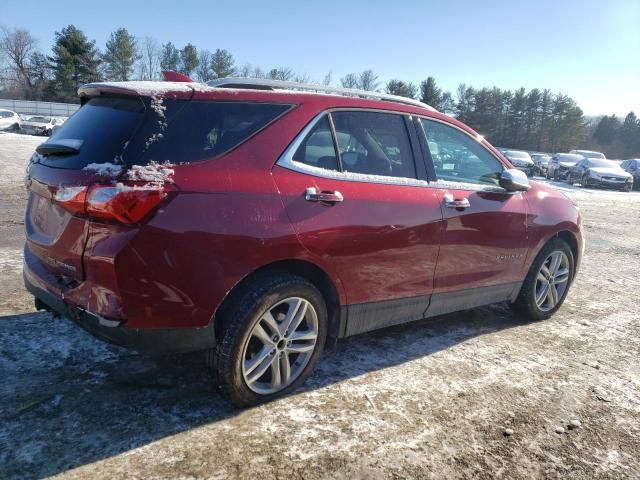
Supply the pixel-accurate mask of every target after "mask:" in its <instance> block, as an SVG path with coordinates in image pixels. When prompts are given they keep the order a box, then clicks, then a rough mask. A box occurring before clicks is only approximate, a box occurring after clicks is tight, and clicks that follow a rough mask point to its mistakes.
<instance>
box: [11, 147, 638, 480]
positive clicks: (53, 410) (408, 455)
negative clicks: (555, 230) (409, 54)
mask: <svg viewBox="0 0 640 480" xmlns="http://www.w3.org/2000/svg"><path fill="white" fill-rule="evenodd" d="M40 140H41V139H35V138H31V137H21V138H16V136H13V135H2V134H0V165H1V168H2V175H1V176H0V182H1V183H0V192H1V193H2V195H0V209H1V211H2V214H1V217H0V287H1V288H2V292H3V294H2V298H0V400H1V403H0V418H1V421H0V478H24V477H27V478H31V477H44V476H50V475H59V476H64V477H66V478H105V477H109V478H132V477H133V478H142V477H145V478H146V477H155V478H163V477H174V478H175V477H183V478H202V477H206V478H228V477H241V478H261V479H270V478H304V479H315V478H344V477H350V478H367V479H368V478H470V477H473V478H532V477H534V478H541V477H543V478H576V479H592V478H640V362H639V361H638V358H639V354H640V314H639V313H638V306H639V305H640V302H638V298H639V294H640V275H639V272H640V232H639V231H638V229H639V227H640V224H639V223H638V222H639V220H640V193H637V192H634V193H632V194H623V193H618V192H605V191H597V190H585V189H582V188H580V187H567V186H566V185H564V186H562V185H561V186H560V187H561V188H564V189H565V190H566V191H567V193H568V195H569V196H571V197H572V198H573V199H574V200H575V201H576V202H577V203H578V205H579V206H580V208H581V210H582V212H583V215H584V218H585V225H586V235H587V254H586V257H585V259H584V263H583V266H582V270H581V271H580V273H579V275H578V277H577V281H576V283H575V284H574V285H573V287H572V290H571V292H570V294H569V297H568V300H567V301H566V302H565V304H564V307H563V308H562V309H561V311H560V312H559V313H558V314H556V315H555V316H554V317H553V318H552V319H551V320H548V321H546V322H540V323H527V322H526V321H525V320H523V319H522V318H519V317H518V316H516V315H514V314H513V313H512V312H511V310H510V309H509V308H508V307H507V306H505V305H495V306H492V307H487V308H479V309H475V310H470V311H467V312H463V313H459V314H453V315H448V316H445V317H441V318H438V319H435V320H430V321H423V322H418V323H416V324H413V325H409V326H403V327H398V328H391V329H387V330H384V331H380V332H376V333H372V334H366V335H362V336H359V337H355V338H350V339H347V340H345V341H342V342H340V343H339V345H338V347H337V349H336V350H335V351H333V352H328V353H327V354H325V355H324V357H323V360H322V361H321V364H320V366H319V371H318V372H317V374H316V375H315V376H314V377H313V378H312V379H311V381H310V382H308V384H307V385H306V386H305V387H304V388H303V389H302V390H300V391H298V392H296V394H294V395H292V396H290V397H288V398H284V399H282V400H279V401H277V402H274V403H271V404H269V405H265V406H262V407H259V408H254V409H251V410H245V411H239V410H234V409H232V408H230V407H229V406H228V405H227V404H225V402H224V401H223V400H222V399H221V398H220V397H219V395H218V394H217V393H216V389H215V386H214V385H212V384H211V382H210V381H209V379H208V376H207V372H206V371H205V369H204V368H203V367H202V364H201V362H200V358H199V356H198V355H191V356H183V357H172V358H164V359H159V360H158V359H153V358H150V357H146V356H142V355H138V354H135V353H131V352H128V351H125V350H121V349H119V348H116V347H111V346H107V345H104V344H102V343H100V342H99V341H97V340H94V339H93V338H92V337H90V336H89V335H88V334H85V333H84V332H83V331H81V330H79V329H78V328H76V327H75V326H73V325H72V324H70V323H69V322H67V321H65V320H61V319H53V318H51V316H50V315H48V314H45V313H34V312H33V311H32V309H31V299H30V298H29V296H28V295H27V294H26V293H24V292H23V291H22V288H21V278H20V265H21V258H20V247H21V243H22V233H21V229H22V226H21V223H22V221H21V215H22V209H23V204H24V191H23V188H22V182H21V179H22V174H23V170H24V164H25V163H26V160H27V157H28V153H27V152H28V150H30V149H32V148H33V147H34V146H35V145H36V144H37V143H38V142H39V141H40ZM16 153H17V155H16ZM572 420H578V421H579V422H580V423H581V426H580V427H579V428H573V429H570V428H568V426H569V424H570V422H571V421H572ZM560 427H563V428H564V432H563V433H557V431H559V430H557V429H559V428H560ZM507 428H508V429H511V430H512V431H513V434H512V435H505V429H507Z"/></svg>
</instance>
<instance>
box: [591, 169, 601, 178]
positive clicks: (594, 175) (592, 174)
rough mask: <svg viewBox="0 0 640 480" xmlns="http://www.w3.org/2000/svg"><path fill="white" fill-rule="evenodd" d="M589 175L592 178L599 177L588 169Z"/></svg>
mask: <svg viewBox="0 0 640 480" xmlns="http://www.w3.org/2000/svg"><path fill="white" fill-rule="evenodd" d="M589 176H590V177H592V178H600V174H599V173H597V172H594V171H592V170H589Z"/></svg>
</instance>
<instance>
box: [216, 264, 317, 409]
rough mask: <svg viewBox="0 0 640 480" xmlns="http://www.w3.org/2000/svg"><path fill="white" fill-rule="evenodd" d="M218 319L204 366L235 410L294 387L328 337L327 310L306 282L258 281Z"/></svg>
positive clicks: (283, 277) (291, 278)
mask: <svg viewBox="0 0 640 480" xmlns="http://www.w3.org/2000/svg"><path fill="white" fill-rule="evenodd" d="M221 316H222V318H220V321H221V322H222V325H221V328H220V333H219V334H218V344H217V346H216V348H215V349H213V350H211V351H209V352H208V353H207V363H208V364H209V366H210V367H212V369H213V372H214V375H215V377H216V379H217V383H218V386H219V388H220V389H221V390H222V393H223V394H224V395H225V396H226V397H227V398H228V399H229V400H230V401H231V402H232V403H233V404H234V405H236V406H239V407H247V406H251V405H257V404H260V403H263V402H266V401H269V400H272V399H274V398H276V397H278V396H280V395H283V394H285V393H287V392H290V391H292V390H294V389H296V388H297V387H299V386H300V385H301V384H302V383H303V382H304V381H305V380H306V379H307V377H309V375H311V373H312V372H313V370H314V369H315V366H316V364H317V363H318V360H319V358H320V354H321V352H322V349H323V347H324V343H325V339H326V334H327V308H326V304H325V301H324V299H323V297H322V294H321V293H320V292H319V291H318V289H317V288H316V287H315V286H314V285H312V284H311V283H309V282H308V281H306V280H305V279H303V278H301V277H298V276H296V275H288V274H272V275H270V276H266V277H265V276H260V277H257V278H256V279H255V281H253V282H251V284H250V285H249V286H246V287H245V288H244V289H243V293H240V294H238V295H236V298H235V299H233V300H232V301H231V302H230V304H229V305H228V306H226V308H224V309H223V312H222V315H221Z"/></svg>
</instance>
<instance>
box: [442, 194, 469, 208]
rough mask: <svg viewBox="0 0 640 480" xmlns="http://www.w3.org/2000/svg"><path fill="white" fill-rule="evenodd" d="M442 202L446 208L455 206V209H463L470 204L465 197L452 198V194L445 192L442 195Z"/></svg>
mask: <svg viewBox="0 0 640 480" xmlns="http://www.w3.org/2000/svg"><path fill="white" fill-rule="evenodd" d="M444 204H445V206H446V207H447V208H455V209H456V210H464V209H465V208H469V207H470V206H471V204H470V203H469V199H467V198H453V195H451V194H446V195H445V196H444Z"/></svg>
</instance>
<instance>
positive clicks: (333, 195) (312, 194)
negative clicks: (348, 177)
mask: <svg viewBox="0 0 640 480" xmlns="http://www.w3.org/2000/svg"><path fill="white" fill-rule="evenodd" d="M304 199H305V200H307V201H308V202H324V203H338V202H342V201H343V200H344V197H343V196H342V194H341V193H340V192H338V191H337V190H336V191H333V192H318V191H317V190H316V189H315V188H314V187H308V188H307V189H306V190H305V192H304Z"/></svg>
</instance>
